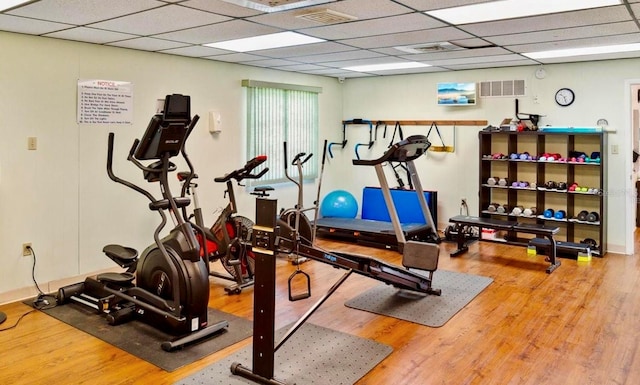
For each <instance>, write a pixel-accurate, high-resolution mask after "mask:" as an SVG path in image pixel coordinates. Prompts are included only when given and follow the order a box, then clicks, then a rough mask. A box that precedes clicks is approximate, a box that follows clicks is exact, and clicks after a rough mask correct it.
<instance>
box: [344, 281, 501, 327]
mask: <svg viewBox="0 0 640 385" xmlns="http://www.w3.org/2000/svg"><path fill="white" fill-rule="evenodd" d="M418 272H419V271H418ZM422 273H424V272H422ZM425 275H426V274H425ZM491 282H493V279H491V278H488V277H483V276H479V275H472V274H464V273H457V272H453V271H446V270H436V271H435V272H434V275H433V285H432V286H433V288H435V289H441V290H442V295H441V296H435V295H423V294H421V293H415V292H412V291H407V290H399V289H396V288H394V287H393V286H390V285H385V284H382V285H379V286H376V287H374V288H373V289H370V290H368V291H366V292H364V293H362V294H360V295H359V296H357V297H355V298H353V299H350V300H349V301H347V302H346V303H345V306H348V307H351V308H354V309H359V310H364V311H368V312H371V313H376V314H381V315H386V316H389V317H394V318H398V319H402V320H405V321H410V322H414V323H418V324H421V325H425V326H430V327H440V326H442V325H444V324H445V323H447V321H449V320H450V319H451V318H452V317H453V316H454V315H455V314H456V313H458V312H459V311H460V310H461V309H462V308H464V307H465V306H466V305H467V304H468V303H469V302H471V301H472V300H473V299H474V298H475V297H476V296H477V295H478V294H480V292H482V291H483V290H484V289H485V288H486V287H487V286H489V285H490V284H491Z"/></svg>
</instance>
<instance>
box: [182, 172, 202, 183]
mask: <svg viewBox="0 0 640 385" xmlns="http://www.w3.org/2000/svg"><path fill="white" fill-rule="evenodd" d="M189 175H191V173H190V172H189V171H180V172H178V180H179V181H180V182H182V181H184V180H186V179H187V178H188V177H189ZM191 179H198V174H193V176H192V177H191Z"/></svg>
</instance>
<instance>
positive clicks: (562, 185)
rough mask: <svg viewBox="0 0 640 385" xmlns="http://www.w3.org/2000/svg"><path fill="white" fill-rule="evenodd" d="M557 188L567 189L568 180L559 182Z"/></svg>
mask: <svg viewBox="0 0 640 385" xmlns="http://www.w3.org/2000/svg"><path fill="white" fill-rule="evenodd" d="M556 188H557V189H558V190H560V191H565V190H566V189H567V183H566V182H558V183H557V185H556Z"/></svg>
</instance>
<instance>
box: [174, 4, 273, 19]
mask: <svg viewBox="0 0 640 385" xmlns="http://www.w3.org/2000/svg"><path fill="white" fill-rule="evenodd" d="M180 5H184V6H185V7H190V8H195V9H199V10H202V11H207V12H213V13H217V14H219V15H225V16H230V17H249V16H255V15H259V14H262V13H263V12H260V11H256V10H255V9H251V8H246V7H241V6H239V5H236V4H231V3H227V2H226V1H221V0H189V1H185V2H182V3H180Z"/></svg>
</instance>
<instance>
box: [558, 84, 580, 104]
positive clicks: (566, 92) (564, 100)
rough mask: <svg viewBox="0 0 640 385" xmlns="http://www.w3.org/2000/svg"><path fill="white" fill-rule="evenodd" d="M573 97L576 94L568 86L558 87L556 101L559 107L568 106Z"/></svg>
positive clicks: (574, 97)
mask: <svg viewBox="0 0 640 385" xmlns="http://www.w3.org/2000/svg"><path fill="white" fill-rule="evenodd" d="M575 99H576V95H575V94H574V93H573V91H572V90H571V89H570V88H560V89H559V90H558V92H556V103H558V105H559V106H561V107H567V106H570V105H571V103H573V101H574V100H575Z"/></svg>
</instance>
